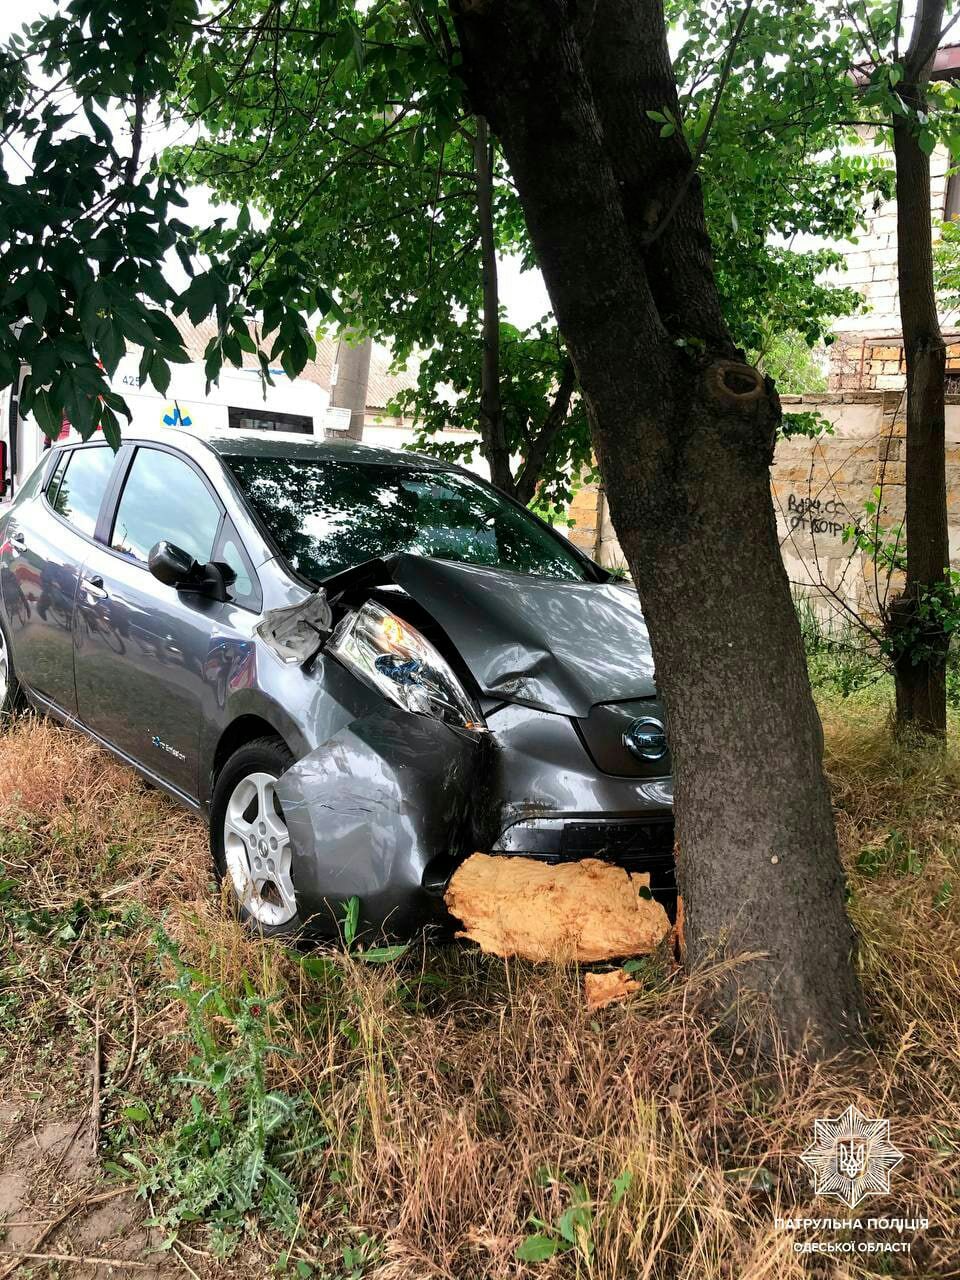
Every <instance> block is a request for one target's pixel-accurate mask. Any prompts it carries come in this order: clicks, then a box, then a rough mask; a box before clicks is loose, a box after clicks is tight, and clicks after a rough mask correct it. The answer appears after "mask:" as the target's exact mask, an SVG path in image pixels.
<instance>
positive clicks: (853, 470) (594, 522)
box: [571, 390, 960, 619]
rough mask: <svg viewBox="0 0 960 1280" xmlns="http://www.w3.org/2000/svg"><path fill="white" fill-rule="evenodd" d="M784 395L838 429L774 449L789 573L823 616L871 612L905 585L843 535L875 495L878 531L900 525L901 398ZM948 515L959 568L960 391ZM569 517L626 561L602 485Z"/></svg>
mask: <svg viewBox="0 0 960 1280" xmlns="http://www.w3.org/2000/svg"><path fill="white" fill-rule="evenodd" d="M783 399H784V408H785V409H786V410H787V411H788V412H789V411H790V409H791V407H793V408H794V409H799V408H800V407H802V408H803V409H804V410H805V411H806V410H815V411H816V412H818V413H820V414H822V416H823V417H825V418H828V419H829V420H830V422H831V423H832V425H833V428H834V430H833V434H832V435H826V434H824V435H821V436H820V437H818V438H817V439H816V440H810V439H808V438H806V437H795V438H794V439H790V440H781V441H780V442H779V443H778V445H777V450H776V456H775V458H774V464H773V467H772V468H771V473H770V478H771V488H772V492H773V500H774V505H775V508H776V512H777V524H778V528H779V532H780V546H781V552H782V554H783V560H784V565H785V566H786V569H787V574H788V576H789V578H790V580H791V582H792V583H793V584H794V587H795V589H796V590H797V592H798V593H801V594H806V595H809V596H810V597H811V598H812V599H813V600H814V602H815V603H816V605H817V607H818V609H820V611H821V612H823V613H824V614H826V615H833V616H835V617H836V618H838V619H842V618H843V616H844V614H845V612H846V611H847V610H848V609H853V610H855V611H857V612H858V613H860V614H861V615H870V614H875V613H876V612H877V610H878V608H879V607H880V606H882V605H883V604H884V603H885V601H886V600H887V599H888V598H889V596H890V595H892V594H893V593H895V592H896V590H897V589H898V587H899V585H900V584H899V583H898V582H897V581H896V580H893V581H887V580H886V579H885V578H884V577H883V575H882V574H878V573H877V572H876V571H875V569H874V565H873V561H872V560H871V559H870V558H869V557H868V556H866V555H864V554H863V553H861V552H860V551H858V550H857V548H856V546H855V545H854V543H853V542H852V541H851V540H850V539H849V538H847V539H846V540H845V538H844V531H845V530H846V529H847V528H848V527H849V526H851V525H853V524H856V523H857V522H863V521H864V520H865V519H869V517H866V516H865V512H864V508H865V504H866V503H867V502H868V501H870V500H872V498H873V496H874V491H875V490H879V491H880V523H881V526H882V528H884V529H894V528H895V527H896V526H898V525H902V523H903V517H904V495H905V481H906V475H905V470H906V457H905V440H904V434H905V430H906V419H905V416H904V415H905V410H906V405H905V397H904V395H903V393H902V392H901V391H898V390H887V391H882V390H872V391H856V392H827V393H824V394H822V395H815V396H814V395H808V396H784V397H783ZM947 510H948V518H949V524H950V555H951V560H952V562H953V564H954V566H955V567H956V568H960V395H950V396H948V397H947ZM571 516H572V517H573V518H574V519H575V520H576V525H575V527H574V529H573V530H572V531H571V536H572V537H573V539H574V541H576V542H577V543H578V545H579V546H581V547H582V548H583V550H585V551H586V552H587V554H588V555H591V556H593V557H594V558H595V559H597V560H599V561H600V563H601V564H603V565H606V566H607V567H610V568H614V567H619V566H622V565H624V564H625V561H624V557H623V552H622V551H621V549H620V545H619V543H618V542H617V540H616V534H615V532H614V530H613V526H612V523H611V521H610V513H609V510H608V508H607V503H606V500H605V498H604V495H603V492H602V489H601V488H600V487H599V486H596V485H588V486H585V487H584V488H582V489H581V490H580V491H579V492H578V494H577V496H576V499H575V502H574V505H573V507H572V508H571Z"/></svg>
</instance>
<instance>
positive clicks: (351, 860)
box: [277, 706, 495, 935]
mask: <svg viewBox="0 0 960 1280" xmlns="http://www.w3.org/2000/svg"><path fill="white" fill-rule="evenodd" d="M492 751H495V748H494V747H493V744H492V743H491V742H490V740H489V739H488V738H487V737H486V735H482V734H476V733H472V732H469V731H467V730H457V729H454V728H452V727H450V726H449V725H446V724H444V723H442V722H441V721H439V720H435V719H433V718H431V717H429V716H420V715H414V714H412V713H411V712H408V711H404V710H401V709H400V708H394V707H383V706H381V707H379V708H378V709H377V711H376V713H375V714H373V715H368V716H365V717H363V718H361V719H358V720H354V721H352V722H350V723H349V724H347V725H346V726H345V727H344V728H343V729H341V730H340V731H339V732H337V733H335V734H334V735H333V736H332V737H331V738H330V739H329V740H328V741H326V742H324V743H322V744H321V745H320V746H319V747H317V748H316V749H315V750H314V751H311V752H310V753H309V754H308V755H306V756H304V758H303V759H301V760H298V761H297V763H296V764H294V765H292V766H291V768H290V769H288V770H287V772H286V773H284V774H283V775H282V776H281V777H280V779H279V780H278V782H277V795H278V797H279V800H280V803H281V804H282V806H283V812H284V817H285V818H286V821H287V825H288V829H289V831H290V838H291V845H292V847H293V856H294V881H295V883H296V885H297V896H298V899H302V900H304V901H305V902H306V903H308V904H309V909H310V911H311V912H312V913H313V914H314V916H315V920H316V924H317V926H318V927H321V928H328V929H329V927H330V926H331V925H332V924H333V923H334V922H335V921H336V920H337V919H339V918H340V915H341V914H342V907H343V904H344V903H346V902H347V901H349V899H351V898H353V897H357V898H359V899H360V919H361V924H362V926H363V927H364V928H366V929H370V930H375V931H381V930H382V931H384V932H386V933H388V934H391V935H404V934H408V933H409V932H410V931H411V930H413V929H416V928H418V927H420V926H421V925H423V924H426V923H430V922H431V921H439V920H441V919H444V918H445V916H446V913H445V909H444V907H443V901H442V887H443V885H444V884H445V882H446V877H447V876H448V875H449V873H450V871H452V869H453V867H455V866H456V864H457V862H458V861H460V860H461V859H462V858H463V857H465V856H467V855H468V854H469V853H472V852H473V850H474V847H475V833H476V809H477V807H478V804H480V802H481V797H482V796H483V794H484V791H485V788H484V787H483V779H484V777H485V776H489V773H490V770H489V759H490V753H491V752H492ZM431 886H436V887H437V888H438V891H433V892H432V891H431Z"/></svg>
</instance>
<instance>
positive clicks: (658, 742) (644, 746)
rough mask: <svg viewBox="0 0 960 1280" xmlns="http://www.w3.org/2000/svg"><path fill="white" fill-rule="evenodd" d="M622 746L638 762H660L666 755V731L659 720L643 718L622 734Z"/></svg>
mask: <svg viewBox="0 0 960 1280" xmlns="http://www.w3.org/2000/svg"><path fill="white" fill-rule="evenodd" d="M623 745H624V746H625V747H626V748H627V750H628V751H629V752H630V754H631V755H633V756H636V757H637V759H638V760H662V759H663V757H664V756H665V755H666V754H667V734H666V730H665V729H664V727H663V725H662V724H661V723H660V721H659V720H654V719H653V718H652V717H650V716H644V717H643V718H642V719H640V720H634V721H633V723H632V724H631V725H630V727H629V729H627V731H626V732H625V733H624V735H623Z"/></svg>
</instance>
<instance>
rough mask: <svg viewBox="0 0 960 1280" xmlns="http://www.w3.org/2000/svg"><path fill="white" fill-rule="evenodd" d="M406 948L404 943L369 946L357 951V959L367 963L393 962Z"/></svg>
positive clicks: (403, 953) (404, 953)
mask: <svg viewBox="0 0 960 1280" xmlns="http://www.w3.org/2000/svg"><path fill="white" fill-rule="evenodd" d="M408 950H409V946H408V945H407V944H406V943H403V944H398V945H397V946H393V947H370V948H369V950H367V951H360V952H358V953H357V959H358V960H365V961H366V963H367V964H394V963H395V962H396V961H397V960H399V959H400V957H401V956H403V955H406V953H407V951H408Z"/></svg>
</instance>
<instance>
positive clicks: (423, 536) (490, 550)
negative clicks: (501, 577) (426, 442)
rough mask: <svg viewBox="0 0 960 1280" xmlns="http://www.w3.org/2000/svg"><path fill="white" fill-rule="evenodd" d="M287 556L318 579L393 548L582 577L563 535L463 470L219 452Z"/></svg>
mask: <svg viewBox="0 0 960 1280" xmlns="http://www.w3.org/2000/svg"><path fill="white" fill-rule="evenodd" d="M224 461H225V462H226V463H227V465H228V466H229V467H230V469H231V471H232V472H233V473H234V475H235V476H236V477H237V480H238V481H239V482H240V486H241V488H242V489H243V491H244V493H245V494H246V496H247V498H248V500H249V501H250V503H251V504H252V506H253V507H254V509H255V510H256V512H257V514H258V515H259V516H260V518H261V520H262V521H263V523H264V524H265V525H266V527H267V529H268V530H269V531H270V533H271V534H272V535H273V539H274V541H275V542H276V543H277V545H278V547H279V548H280V550H281V551H282V552H283V555H284V556H285V557H286V559H287V561H288V562H289V564H290V565H291V567H292V568H294V569H295V570H296V571H297V572H298V573H300V574H302V575H303V576H304V577H305V578H309V579H311V580H312V581H315V582H318V581H321V580H322V579H324V578H327V577H329V576H330V575H331V574H334V573H338V572H339V571H340V570H341V569H348V568H351V567H352V566H353V565H357V564H361V563H362V562H363V561H364V560H372V559H373V558H374V557H375V556H388V555H392V554H393V553H394V552H398V551H408V552H411V553H413V554H414V555H420V556H435V557H437V558H438V559H442V560H459V561H462V562H464V563H466V564H476V565H489V566H490V567H492V568H497V569H510V570H512V571H513V572H515V573H528V574H535V575H538V576H540V577H548V578H566V579H573V580H575V581H578V582H583V581H585V580H586V579H587V578H588V576H589V575H588V572H587V570H586V569H585V567H584V564H583V562H582V561H581V560H580V558H579V557H578V556H577V555H576V553H575V552H574V551H573V550H572V548H569V547H567V546H566V544H565V542H564V540H563V538H562V537H561V536H560V535H558V534H553V533H551V532H550V530H549V529H545V528H544V527H543V526H542V525H541V524H540V523H539V522H538V521H537V520H535V519H534V518H533V517H532V516H530V515H528V514H527V513H526V511H524V510H523V508H522V507H518V506H515V505H514V504H513V503H512V502H508V501H507V500H506V499H505V498H502V497H501V496H500V495H499V494H498V493H497V492H496V490H495V489H491V488H490V487H489V486H488V485H485V484H483V483H482V482H481V481H479V480H475V479H473V477H472V476H469V475H466V474H463V473H461V472H456V471H440V470H434V469H432V468H429V467H422V468H420V467H417V466H416V465H415V464H412V465H410V466H394V465H391V464H384V463H379V462H370V463H367V462H355V461H346V462H341V461H334V460H331V459H326V458H324V459H320V458H318V459H313V458H297V457H276V456H274V457H256V456H248V455H244V456H232V457H226V458H224Z"/></svg>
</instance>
